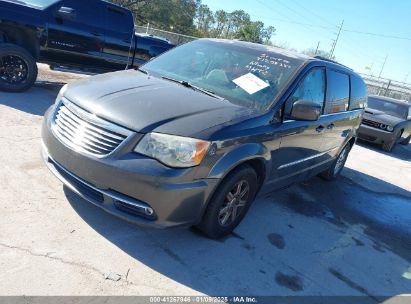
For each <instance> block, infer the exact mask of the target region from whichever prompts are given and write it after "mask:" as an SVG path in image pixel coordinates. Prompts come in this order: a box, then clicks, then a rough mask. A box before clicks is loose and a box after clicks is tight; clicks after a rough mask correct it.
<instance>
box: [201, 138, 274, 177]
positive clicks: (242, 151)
mask: <svg viewBox="0 0 411 304" xmlns="http://www.w3.org/2000/svg"><path fill="white" fill-rule="evenodd" d="M269 155H270V153H269V152H268V151H267V148H266V147H265V146H264V145H262V144H258V143H248V144H243V145H240V146H238V147H235V148H234V149H232V150H230V151H228V152H227V153H226V154H224V156H223V157H221V158H220V159H219V160H218V161H217V162H216V163H215V164H214V166H213V167H212V168H211V170H210V172H209V174H208V178H219V179H222V178H224V177H225V176H226V175H227V174H228V173H229V172H230V171H231V170H232V169H234V168H235V167H237V166H238V165H240V164H241V163H244V162H246V161H248V160H252V159H259V160H262V161H263V162H264V163H266V162H267V161H269V159H270V156H269ZM265 167H266V166H265ZM266 176H267V174H266Z"/></svg>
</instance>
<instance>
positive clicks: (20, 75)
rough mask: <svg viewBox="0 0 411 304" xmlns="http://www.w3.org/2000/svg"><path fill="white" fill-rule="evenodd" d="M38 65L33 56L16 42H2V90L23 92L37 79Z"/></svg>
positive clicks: (0, 82) (0, 59) (0, 68)
mask: <svg viewBox="0 0 411 304" xmlns="http://www.w3.org/2000/svg"><path fill="white" fill-rule="evenodd" d="M37 73H38V70H37V65H36V61H35V60H34V58H33V56H32V55H31V54H30V53H29V52H27V51H26V50H25V49H24V48H22V47H20V46H18V45H15V44H9V43H5V44H0V90H1V91H7V92H23V91H26V90H28V89H29V88H30V87H31V86H32V85H33V84H34V82H35V81H36V78H37Z"/></svg>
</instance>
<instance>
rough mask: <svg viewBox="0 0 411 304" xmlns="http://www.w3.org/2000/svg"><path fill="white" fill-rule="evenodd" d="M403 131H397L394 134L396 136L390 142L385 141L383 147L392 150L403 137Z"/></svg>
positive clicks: (385, 149)
mask: <svg viewBox="0 0 411 304" xmlns="http://www.w3.org/2000/svg"><path fill="white" fill-rule="evenodd" d="M401 133H402V132H397V133H396V134H395V136H394V137H395V138H394V139H393V140H392V141H390V142H385V143H383V144H382V146H381V148H382V149H383V150H384V151H386V152H392V150H393V149H394V147H395V145H396V144H397V142H398V140H399V139H400V138H401Z"/></svg>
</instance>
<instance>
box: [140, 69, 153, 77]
mask: <svg viewBox="0 0 411 304" xmlns="http://www.w3.org/2000/svg"><path fill="white" fill-rule="evenodd" d="M137 71H139V72H141V73H143V74H146V75H148V76H150V74H149V73H148V72H147V71H146V70H143V69H140V68H137Z"/></svg>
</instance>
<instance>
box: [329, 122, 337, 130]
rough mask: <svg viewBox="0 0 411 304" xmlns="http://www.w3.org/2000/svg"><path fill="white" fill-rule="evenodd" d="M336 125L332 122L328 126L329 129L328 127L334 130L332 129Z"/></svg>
mask: <svg viewBox="0 0 411 304" xmlns="http://www.w3.org/2000/svg"><path fill="white" fill-rule="evenodd" d="M334 127H335V124H334V123H330V124H329V125H328V126H327V129H328V130H332V129H334Z"/></svg>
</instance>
